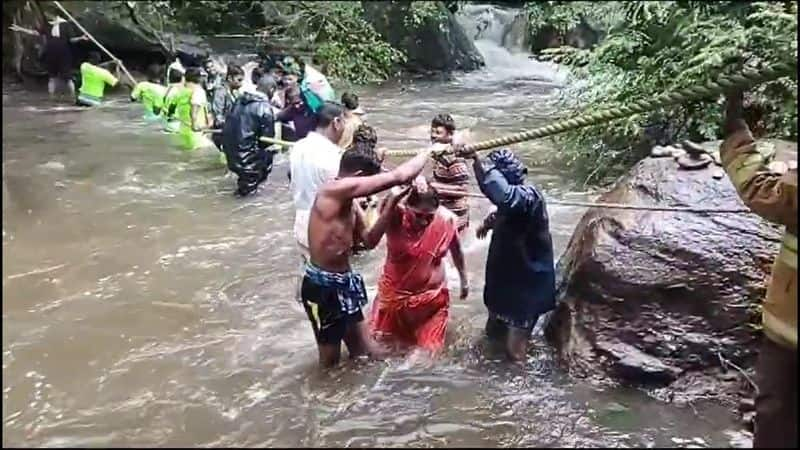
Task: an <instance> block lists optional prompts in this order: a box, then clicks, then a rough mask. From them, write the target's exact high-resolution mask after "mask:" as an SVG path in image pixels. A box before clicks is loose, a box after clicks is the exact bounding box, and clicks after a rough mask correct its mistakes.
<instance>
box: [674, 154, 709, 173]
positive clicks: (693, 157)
mask: <svg viewBox="0 0 800 450" xmlns="http://www.w3.org/2000/svg"><path fill="white" fill-rule="evenodd" d="M675 161H676V162H677V163H678V166H679V167H680V168H681V169H683V170H700V169H705V168H706V167H708V166H709V165H710V164H711V163H712V162H713V161H714V159H713V158H712V157H711V156H710V155H708V154H706V153H700V154H692V153H687V154H686V155H683V156H677V157H675Z"/></svg>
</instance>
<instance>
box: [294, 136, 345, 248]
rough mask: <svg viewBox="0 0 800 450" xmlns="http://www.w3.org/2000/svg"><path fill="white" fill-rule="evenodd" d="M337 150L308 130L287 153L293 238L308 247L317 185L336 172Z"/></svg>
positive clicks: (326, 180) (339, 156)
mask: <svg viewBox="0 0 800 450" xmlns="http://www.w3.org/2000/svg"><path fill="white" fill-rule="evenodd" d="M341 151H342V150H341V149H340V148H339V146H338V145H336V144H334V143H333V142H331V141H329V140H328V138H326V137H325V136H323V135H321V134H319V133H317V132H315V131H312V132H310V133H308V136H306V137H304V138H303V139H300V140H299V141H297V142H296V143H295V144H294V146H293V147H292V151H291V153H289V165H290V170H291V174H292V182H291V188H292V200H293V201H294V208H295V215H294V237H295V239H297V242H298V244H300V245H301V246H302V247H305V248H308V218H309V215H310V213H311V207H312V206H313V205H314V199H315V198H316V196H317V191H319V188H320V186H322V185H323V184H324V183H326V182H328V181H330V180H332V179H334V178H336V175H337V174H338V173H339V161H340V160H341V157H342V155H341Z"/></svg>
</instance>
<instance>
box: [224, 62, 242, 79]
mask: <svg viewBox="0 0 800 450" xmlns="http://www.w3.org/2000/svg"><path fill="white" fill-rule="evenodd" d="M225 76H226V77H228V78H233V77H243V76H244V70H242V67H241V66H237V65H236V64H231V65H230V66H228V72H227V74H226V75H225Z"/></svg>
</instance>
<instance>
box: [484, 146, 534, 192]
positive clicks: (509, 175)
mask: <svg viewBox="0 0 800 450" xmlns="http://www.w3.org/2000/svg"><path fill="white" fill-rule="evenodd" d="M489 160H490V161H491V162H492V163H494V166H495V167H496V168H497V170H499V171H500V173H502V174H503V176H504V177H505V178H506V180H507V181H508V182H509V184H522V182H523V181H524V180H525V174H527V173H528V169H527V168H526V167H525V165H523V164H522V162H521V161H520V160H519V159H518V158H517V156H516V155H514V153H513V152H512V151H511V150H509V149H507V148H501V149H499V150H495V151H493V152H491V153H489Z"/></svg>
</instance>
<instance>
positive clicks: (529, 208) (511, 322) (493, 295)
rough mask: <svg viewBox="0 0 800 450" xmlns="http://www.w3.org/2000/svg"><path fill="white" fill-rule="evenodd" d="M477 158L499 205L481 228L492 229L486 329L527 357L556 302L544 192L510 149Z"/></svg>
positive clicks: (485, 186) (478, 174)
mask: <svg viewBox="0 0 800 450" xmlns="http://www.w3.org/2000/svg"><path fill="white" fill-rule="evenodd" d="M462 155H463V156H464V157H467V158H471V159H472V160H473V169H474V170H475V178H476V179H477V181H478V186H479V187H480V189H481V192H483V194H484V195H485V196H486V197H487V198H488V199H489V200H490V201H491V202H492V203H493V204H494V205H495V207H496V208H497V210H496V211H495V212H493V213H491V214H490V215H489V216H488V217H487V218H486V219H485V220H484V222H483V224H481V226H480V227H479V228H478V230H477V235H478V237H479V238H482V237H484V236H485V235H486V234H487V232H488V231H489V230H492V241H491V243H490V244H489V257H488V259H487V261H486V280H485V286H484V289H483V302H484V304H485V305H486V308H487V309H488V310H489V318H488V320H487V322H486V334H487V335H488V337H489V338H490V339H491V340H494V341H499V342H503V343H504V344H505V348H506V351H507V353H508V356H509V358H511V359H512V360H515V361H521V360H524V359H525V354H526V350H527V344H528V339H529V338H530V335H531V332H532V331H533V327H534V326H535V325H536V321H537V320H538V319H539V316H540V315H542V314H544V313H545V312H547V311H549V310H551V309H553V307H554V306H555V267H554V264H553V242H552V239H551V238H550V224H549V220H548V217H547V206H546V205H545V201H544V198H543V197H542V195H541V193H540V192H539V191H538V190H536V188H534V187H533V186H530V185H525V184H523V183H524V180H525V175H526V173H527V169H526V168H525V166H524V165H523V164H522V163H521V162H520V161H519V159H517V157H516V156H515V155H514V154H513V153H512V152H511V151H509V150H506V149H503V150H495V151H493V152H492V153H490V154H489V156H488V158H487V161H485V162H482V161H481V160H480V158H479V157H478V155H477V153H475V152H470V153H463V152H462Z"/></svg>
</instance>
